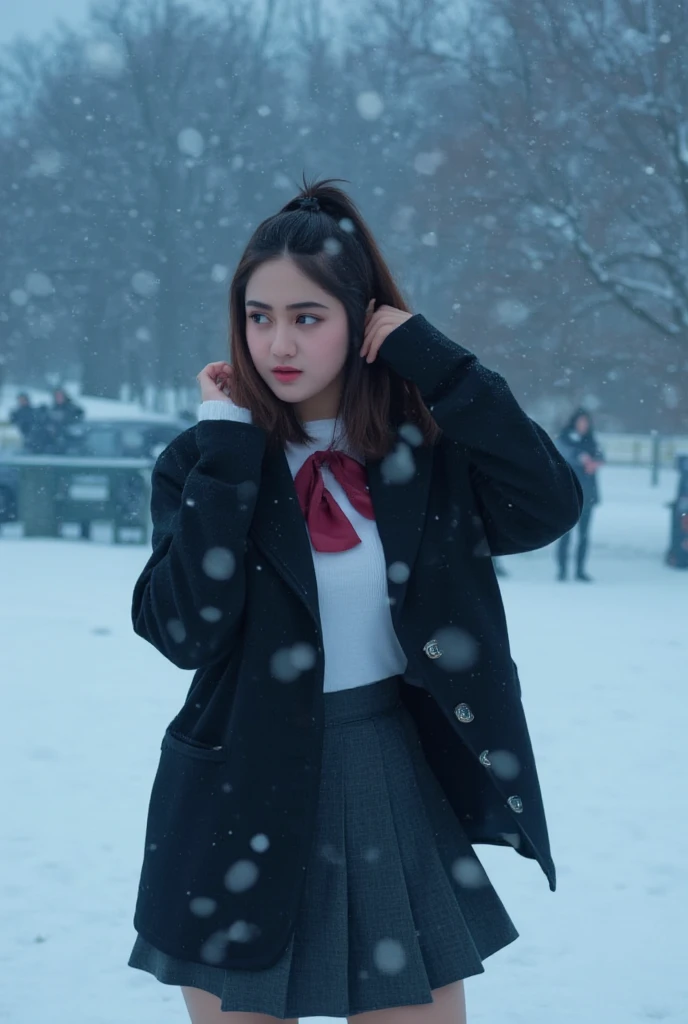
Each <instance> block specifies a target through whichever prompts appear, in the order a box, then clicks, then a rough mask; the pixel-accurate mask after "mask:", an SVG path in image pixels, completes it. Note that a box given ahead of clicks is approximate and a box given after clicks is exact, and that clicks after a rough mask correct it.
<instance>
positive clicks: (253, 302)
mask: <svg viewBox="0 0 688 1024" xmlns="http://www.w3.org/2000/svg"><path fill="white" fill-rule="evenodd" d="M246 305H247V306H257V307H258V309H268V310H270V311H271V312H272V306H270V305H268V303H267V302H258V300H257V299H247V300H246ZM313 306H316V307H317V308H318V309H329V308H330V307H329V306H326V305H325V304H324V303H322V302H292V303H291V305H290V306H287V307H286V308H287V309H310V308H312V307H313Z"/></svg>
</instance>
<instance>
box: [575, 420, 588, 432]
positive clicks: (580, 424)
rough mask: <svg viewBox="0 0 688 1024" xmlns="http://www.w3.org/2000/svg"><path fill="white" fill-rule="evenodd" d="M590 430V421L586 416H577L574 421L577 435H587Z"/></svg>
mask: <svg viewBox="0 0 688 1024" xmlns="http://www.w3.org/2000/svg"><path fill="white" fill-rule="evenodd" d="M589 430H590V420H589V419H588V417H587V416H579V417H578V419H577V420H576V431H577V432H578V433H579V434H587V432H588V431H589Z"/></svg>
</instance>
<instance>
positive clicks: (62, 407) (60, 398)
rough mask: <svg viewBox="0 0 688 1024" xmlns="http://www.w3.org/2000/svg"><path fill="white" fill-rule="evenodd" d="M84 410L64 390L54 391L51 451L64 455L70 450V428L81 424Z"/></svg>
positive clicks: (51, 410)
mask: <svg viewBox="0 0 688 1024" xmlns="http://www.w3.org/2000/svg"><path fill="white" fill-rule="evenodd" d="M83 418H84V410H83V409H82V408H81V406H80V405H77V404H76V402H74V401H72V399H71V398H70V397H69V395H68V394H67V392H66V391H65V390H64V389H63V388H55V390H54V391H53V404H52V407H51V408H49V409H48V433H49V451H51V452H52V453H53V454H55V455H64V454H66V453H67V451H68V449H69V438H70V427H73V426H74V425H75V424H77V423H80V422H81V420H83Z"/></svg>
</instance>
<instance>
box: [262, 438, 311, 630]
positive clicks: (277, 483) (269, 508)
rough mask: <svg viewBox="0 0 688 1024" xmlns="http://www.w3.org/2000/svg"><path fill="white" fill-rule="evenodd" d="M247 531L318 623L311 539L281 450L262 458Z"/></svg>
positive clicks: (270, 452)
mask: <svg viewBox="0 0 688 1024" xmlns="http://www.w3.org/2000/svg"><path fill="white" fill-rule="evenodd" d="M250 533H251V536H252V538H253V540H254V541H255V543H256V544H257V546H258V547H259V548H260V549H261V551H262V552H263V554H264V555H265V557H266V558H268V559H270V561H271V562H272V563H273V565H274V566H275V568H276V569H277V571H278V572H279V573H280V574H281V575H282V576H283V577H284V579H285V580H286V582H287V583H288V584H289V585H290V586H291V587H292V589H293V590H294V591H295V592H296V594H297V595H298V596H299V597H300V598H301V600H302V601H303V602H304V603H305V605H306V607H307V608H308V610H309V612H310V613H311V615H312V616H313V618H314V619H315V622H316V623H317V625H318V626H320V609H319V604H318V585H317V582H316V579H315V569H314V567H313V555H312V553H311V543H310V538H309V536H308V530H307V528H306V521H305V519H304V517H303V513H302V512H301V509H300V507H299V502H298V498H297V497H296V489H295V487H294V480H293V478H292V475H291V470H290V469H289V463H288V462H287V457H286V455H285V454H284V452H283V451H276V452H273V451H268V452H266V453H265V455H264V457H263V475H262V478H261V482H260V488H259V491H258V501H257V502H256V507H255V510H254V513H253V521H252V524H251V530H250ZM275 611H276V610H275Z"/></svg>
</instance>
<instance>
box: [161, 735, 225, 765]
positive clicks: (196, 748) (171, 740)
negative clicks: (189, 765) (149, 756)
mask: <svg viewBox="0 0 688 1024" xmlns="http://www.w3.org/2000/svg"><path fill="white" fill-rule="evenodd" d="M160 749H161V750H164V749H168V750H176V752H177V753H178V754H186V756H187V757H195V758H199V759H200V760H202V761H226V760H227V750H226V748H225V747H208V746H206V744H204V743H199V742H198V740H192V739H190V737H188V736H182V735H181V733H178V732H176V731H175V730H173V729H169V728H168V729H167V730H166V732H165V735H164V736H163V738H162V743H161V744H160Z"/></svg>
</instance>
